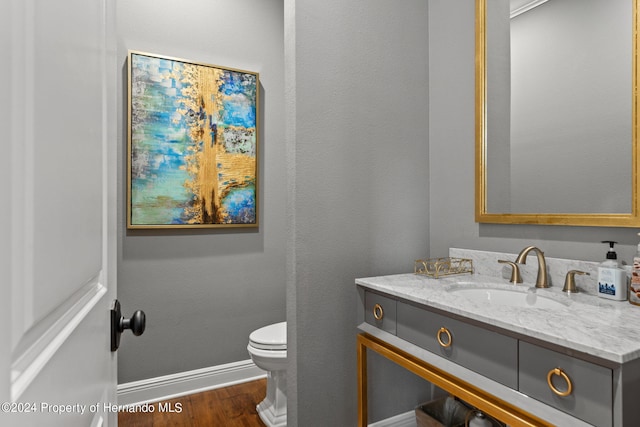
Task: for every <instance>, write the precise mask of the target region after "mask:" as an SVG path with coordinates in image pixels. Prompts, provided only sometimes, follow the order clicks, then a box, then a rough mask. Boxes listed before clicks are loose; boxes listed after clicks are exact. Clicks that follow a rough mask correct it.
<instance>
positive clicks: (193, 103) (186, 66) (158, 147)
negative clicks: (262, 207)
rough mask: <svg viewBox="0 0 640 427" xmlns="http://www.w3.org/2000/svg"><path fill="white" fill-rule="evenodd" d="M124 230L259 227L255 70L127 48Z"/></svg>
mask: <svg viewBox="0 0 640 427" xmlns="http://www.w3.org/2000/svg"><path fill="white" fill-rule="evenodd" d="M128 65H129V66H128V71H129V114H128V116H129V135H128V160H129V165H128V166H129V167H128V190H129V191H128V193H129V194H128V212H127V216H128V222H127V226H128V228H175V227H180V228H192V227H193V228H201V227H256V226H257V225H258V209H257V208H258V203H257V202H258V200H257V198H258V168H257V163H258V105H259V100H258V95H259V78H258V73H254V72H249V71H242V70H237V69H231V68H224V67H219V66H214V65H207V64H201V63H196V62H190V61H185V60H181V59H176V58H170V57H164V56H158V55H152V54H147V53H142V52H134V51H131V52H129V64H128Z"/></svg>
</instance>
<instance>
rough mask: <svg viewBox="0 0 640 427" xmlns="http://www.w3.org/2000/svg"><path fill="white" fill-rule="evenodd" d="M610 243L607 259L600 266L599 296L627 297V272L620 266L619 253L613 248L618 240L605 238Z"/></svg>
mask: <svg viewBox="0 0 640 427" xmlns="http://www.w3.org/2000/svg"><path fill="white" fill-rule="evenodd" d="M602 243H608V244H609V252H607V259H606V260H604V261H603V262H602V263H600V265H599V266H598V296H599V297H602V298H608V299H612V300H616V301H624V300H626V299H627V272H626V271H624V270H623V269H621V268H620V265H619V264H618V255H617V254H616V252H615V251H614V250H613V245H615V244H616V243H617V242H612V241H610V240H605V241H603V242H602Z"/></svg>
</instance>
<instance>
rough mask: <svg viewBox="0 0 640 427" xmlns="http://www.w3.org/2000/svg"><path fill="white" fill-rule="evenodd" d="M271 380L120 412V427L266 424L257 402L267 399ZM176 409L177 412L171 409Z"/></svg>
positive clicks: (249, 426) (255, 426)
mask: <svg viewBox="0 0 640 427" xmlns="http://www.w3.org/2000/svg"><path fill="white" fill-rule="evenodd" d="M266 389H267V380H266V379H262V380H257V381H251V382H247V383H242V384H237V385H234V386H230V387H224V388H219V389H215V390H210V391H205V392H202V393H197V394H191V395H188V396H183V397H179V398H176V399H172V400H167V401H164V402H158V403H154V404H151V405H152V406H153V409H154V411H153V413H150V411H149V412H147V413H145V412H142V411H139V412H120V413H119V414H118V425H119V426H120V427H166V426H171V427H182V426H184V427H264V424H263V423H262V421H261V420H260V417H259V416H258V413H257V412H256V405H257V404H258V403H260V401H261V400H262V399H264V396H265V393H266ZM171 411H173V412H171Z"/></svg>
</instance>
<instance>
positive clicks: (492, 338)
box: [397, 302, 518, 389]
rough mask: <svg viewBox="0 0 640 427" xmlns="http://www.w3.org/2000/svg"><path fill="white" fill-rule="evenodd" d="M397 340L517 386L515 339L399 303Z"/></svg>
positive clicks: (509, 385) (516, 344)
mask: <svg viewBox="0 0 640 427" xmlns="http://www.w3.org/2000/svg"><path fill="white" fill-rule="evenodd" d="M397 330H398V337H400V338H403V339H405V340H407V341H409V342H411V343H413V344H415V345H417V346H419V347H422V348H424V349H425V350H428V351H431V352H432V353H435V354H438V355H439V356H442V357H444V358H446V359H449V360H451V361H452V362H455V363H457V364H459V365H462V366H464V367H466V368H468V369H471V370H472V371H475V372H477V373H479V374H482V375H485V376H487V377H489V378H491V379H493V380H495V381H498V382H500V383H502V384H504V385H506V386H508V387H511V388H514V389H515V388H517V386H518V382H517V381H518V372H517V363H518V340H516V339H515V338H511V337H507V336H504V335H501V334H499V333H497V332H493V331H489V330H486V329H483V328H480V327H477V326H473V325H470V324H468V323H464V322H461V321H458V320H455V319H452V318H449V317H447V316H443V315H440V314H437V313H434V312H431V311H428V310H425V309H422V308H419V307H415V306H413V305H410V304H406V303H402V302H398V326H397Z"/></svg>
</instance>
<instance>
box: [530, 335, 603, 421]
mask: <svg viewBox="0 0 640 427" xmlns="http://www.w3.org/2000/svg"><path fill="white" fill-rule="evenodd" d="M519 347H520V351H519V361H520V363H519V366H520V368H519V375H518V379H519V387H518V390H519V391H520V392H522V393H524V394H526V395H527V396H530V397H532V398H534V399H537V400H540V401H542V402H544V403H546V404H547V405H550V406H553V407H554V408H557V409H560V410H561V411H564V412H567V413H569V414H571V415H573V416H575V417H576V418H580V419H581V420H584V421H586V422H588V423H590V424H593V425H595V426H599V427H610V426H611V425H612V423H613V416H612V410H613V372H612V370H611V369H609V368H606V367H604V366H600V365H596V364H594V363H590V362H587V361H584V360H580V359H576V358H574V357H570V356H567V355H565V354H561V353H558V352H556V351H553V350H549V349H546V348H541V347H538V346H536V345H533V344H530V343H528V342H524V341H520V343H519Z"/></svg>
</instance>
